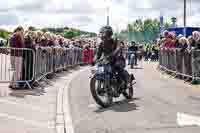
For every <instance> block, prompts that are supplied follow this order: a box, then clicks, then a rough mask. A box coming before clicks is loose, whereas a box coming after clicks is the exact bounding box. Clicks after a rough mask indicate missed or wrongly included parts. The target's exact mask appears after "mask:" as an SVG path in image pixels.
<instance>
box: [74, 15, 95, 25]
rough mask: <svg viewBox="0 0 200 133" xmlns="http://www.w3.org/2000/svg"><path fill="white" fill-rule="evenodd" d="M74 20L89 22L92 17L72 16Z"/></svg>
mask: <svg viewBox="0 0 200 133" xmlns="http://www.w3.org/2000/svg"><path fill="white" fill-rule="evenodd" d="M74 20H75V21H78V22H82V23H90V22H92V18H90V17H88V16H76V17H74Z"/></svg>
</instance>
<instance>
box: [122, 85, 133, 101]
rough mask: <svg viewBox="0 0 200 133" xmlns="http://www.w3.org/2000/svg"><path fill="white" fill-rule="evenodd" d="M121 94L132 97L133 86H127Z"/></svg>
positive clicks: (128, 97)
mask: <svg viewBox="0 0 200 133" xmlns="http://www.w3.org/2000/svg"><path fill="white" fill-rule="evenodd" d="M123 95H124V97H125V98H126V99H129V100H130V99H132V98H133V87H132V86H130V87H129V88H127V89H126V90H125V92H123Z"/></svg>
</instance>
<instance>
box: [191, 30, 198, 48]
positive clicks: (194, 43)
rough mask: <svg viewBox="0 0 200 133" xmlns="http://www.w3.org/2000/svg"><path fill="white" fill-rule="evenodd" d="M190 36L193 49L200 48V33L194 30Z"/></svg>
mask: <svg viewBox="0 0 200 133" xmlns="http://www.w3.org/2000/svg"><path fill="white" fill-rule="evenodd" d="M192 38H193V43H192V47H194V49H196V50H197V49H198V50H199V49H200V33H199V32H198V31H194V32H193V33H192Z"/></svg>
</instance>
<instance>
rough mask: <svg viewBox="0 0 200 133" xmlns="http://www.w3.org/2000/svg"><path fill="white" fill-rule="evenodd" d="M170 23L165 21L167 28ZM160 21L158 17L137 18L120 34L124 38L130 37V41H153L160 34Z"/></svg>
mask: <svg viewBox="0 0 200 133" xmlns="http://www.w3.org/2000/svg"><path fill="white" fill-rule="evenodd" d="M169 26H170V24H169V23H165V28H169ZM159 33H160V21H159V20H158V19H145V20H144V21H143V20H141V19H137V20H136V21H134V22H133V23H131V24H128V25H127V28H126V29H123V30H122V31H121V32H120V33H119V35H118V36H120V37H122V38H123V39H125V38H128V39H129V41H131V40H135V41H151V40H154V39H155V38H157V37H158V36H159Z"/></svg>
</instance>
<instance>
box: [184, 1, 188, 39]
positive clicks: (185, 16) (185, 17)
mask: <svg viewBox="0 0 200 133" xmlns="http://www.w3.org/2000/svg"><path fill="white" fill-rule="evenodd" d="M186 4H187V2H186V0H184V17H183V18H184V20H183V22H184V36H186V25H187V24H186V19H187V11H186V10H187V6H186Z"/></svg>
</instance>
